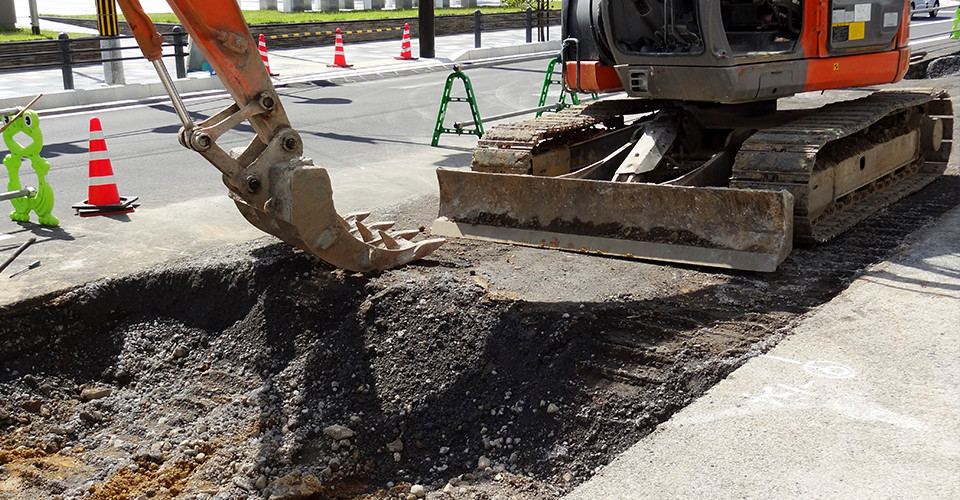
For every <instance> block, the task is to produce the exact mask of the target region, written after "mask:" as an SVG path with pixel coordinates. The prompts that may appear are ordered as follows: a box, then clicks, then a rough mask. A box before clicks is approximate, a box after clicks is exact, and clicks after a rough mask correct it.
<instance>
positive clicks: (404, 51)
mask: <svg viewBox="0 0 960 500" xmlns="http://www.w3.org/2000/svg"><path fill="white" fill-rule="evenodd" d="M394 59H398V60H401V61H415V60H417V58H416V57H413V53H412V52H411V51H410V23H403V43H401V44H400V57H394Z"/></svg>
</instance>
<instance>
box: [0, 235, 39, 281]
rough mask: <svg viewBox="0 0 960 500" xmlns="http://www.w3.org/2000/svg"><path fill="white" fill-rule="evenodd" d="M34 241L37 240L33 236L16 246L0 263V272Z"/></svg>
mask: <svg viewBox="0 0 960 500" xmlns="http://www.w3.org/2000/svg"><path fill="white" fill-rule="evenodd" d="M36 242H37V238H36V237H35V236H34V237H31V238H30V239H29V240H27V241H25V242H23V244H22V245H20V247H19V248H17V250H16V251H15V252H13V255H11V256H10V257H7V260H5V261H3V264H0V272H3V270H4V269H6V268H7V266H9V265H10V264H11V263H12V262H13V261H14V260H15V259H16V258H17V257H19V256H20V254H22V253H23V251H24V250H26V249H27V247H29V246H30V245H32V244H34V243H36Z"/></svg>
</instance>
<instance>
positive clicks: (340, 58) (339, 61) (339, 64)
mask: <svg viewBox="0 0 960 500" xmlns="http://www.w3.org/2000/svg"><path fill="white" fill-rule="evenodd" d="M327 67H329V68H352V67H353V65H352V64H347V58H346V56H344V55H343V35H341V34H340V28H337V46H336V47H335V48H334V50H333V64H328V65H327Z"/></svg>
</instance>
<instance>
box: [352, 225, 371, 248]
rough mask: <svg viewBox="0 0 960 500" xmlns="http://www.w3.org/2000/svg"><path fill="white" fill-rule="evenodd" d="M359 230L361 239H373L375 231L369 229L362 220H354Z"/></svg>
mask: <svg viewBox="0 0 960 500" xmlns="http://www.w3.org/2000/svg"><path fill="white" fill-rule="evenodd" d="M354 224H355V227H356V228H357V232H358V233H360V239H361V240H363V241H364V242H366V243H370V242H371V241H373V238H374V236H373V232H372V231H370V230H369V229H367V226H366V225H364V224H363V223H362V222H360V221H356V222H354Z"/></svg>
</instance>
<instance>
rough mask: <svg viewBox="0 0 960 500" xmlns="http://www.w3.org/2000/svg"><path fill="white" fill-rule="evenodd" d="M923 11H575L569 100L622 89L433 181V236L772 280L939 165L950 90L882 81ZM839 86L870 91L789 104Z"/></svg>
mask: <svg viewBox="0 0 960 500" xmlns="http://www.w3.org/2000/svg"><path fill="white" fill-rule="evenodd" d="M909 19H910V5H909V2H908V1H904V0H563V3H562V39H563V43H562V52H561V59H562V66H561V67H562V71H563V78H562V80H563V82H564V85H565V89H566V90H568V91H571V92H592V93H600V94H604V95H611V96H613V97H611V98H609V99H600V100H594V101H592V102H589V103H585V104H581V105H579V106H574V107H570V108H567V109H564V110H562V111H560V112H558V113H555V114H551V115H543V116H542V117H540V118H536V119H532V120H525V121H520V122H516V123H507V124H503V125H498V126H496V127H494V128H492V129H488V130H487V133H486V134H485V135H484V136H483V137H482V138H481V139H480V140H479V141H478V144H477V147H476V149H475V150H474V152H473V160H472V165H471V169H470V170H457V169H440V170H438V172H437V175H438V178H439V181H440V217H439V218H438V219H437V221H436V222H435V223H434V225H433V228H432V229H433V233H434V234H439V235H445V236H454V237H466V238H474V239H481V240H492V241H501V242H510V243H515V244H522V245H532V246H540V247H547V248H558V249H564V250H571V251H580V252H588V253H596V254H606V255H619V256H625V257H635V258H643V259H653V260H658V261H668V262H676V263H684V264H694V265H701V266H714V267H719V268H730V269H740V270H747V271H759V272H772V271H775V270H776V269H777V267H778V266H779V265H780V263H782V261H783V260H784V259H785V258H786V257H787V255H788V254H789V253H790V251H791V250H792V248H793V245H794V243H795V242H797V243H800V244H813V243H817V242H824V241H827V240H829V239H831V238H833V237H834V236H836V235H838V234H840V233H842V232H844V231H846V230H848V229H849V228H851V227H852V226H854V225H855V224H856V223H857V222H859V221H861V220H863V219H865V218H866V217H869V216H870V215H871V214H873V213H875V212H877V211H878V210H880V209H881V208H883V207H884V206H886V205H889V204H891V203H893V202H895V201H897V200H899V199H901V198H903V197H905V196H907V195H909V194H911V193H913V192H915V191H917V190H919V189H921V188H922V187H923V186H925V185H926V184H928V183H929V182H931V181H932V180H933V179H935V178H936V177H937V176H938V175H939V174H940V173H942V172H943V170H944V168H945V166H946V161H947V159H948V157H949V154H950V150H951V146H952V142H953V141H952V131H953V118H952V117H953V111H952V105H951V102H950V99H949V96H948V95H947V94H946V93H945V92H943V91H940V90H937V89H923V90H914V91H908V90H885V89H884V90H877V89H876V88H873V89H871V88H870V87H871V86H878V85H883V84H889V83H894V82H898V81H900V80H901V79H902V78H903V77H904V75H905V73H906V72H907V69H908V65H909V62H910V47H909V44H908V36H909V35H908V29H909ZM831 89H851V90H861V91H862V92H859V94H863V95H862V97H858V98H848V99H845V100H840V99H837V100H835V102H833V103H831V104H828V105H825V106H821V107H817V108H814V109H797V108H802V106H797V105H793V106H790V105H788V104H787V103H786V101H785V100H784V98H787V97H790V96H794V95H797V94H802V93H804V92H814V91H825V90H831ZM847 94H849V93H847ZM624 95H625V97H618V96H624ZM801 97H803V96H802V95H801V96H798V98H801Z"/></svg>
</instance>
